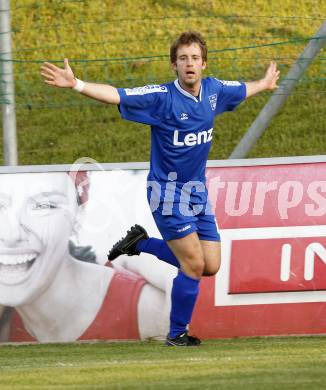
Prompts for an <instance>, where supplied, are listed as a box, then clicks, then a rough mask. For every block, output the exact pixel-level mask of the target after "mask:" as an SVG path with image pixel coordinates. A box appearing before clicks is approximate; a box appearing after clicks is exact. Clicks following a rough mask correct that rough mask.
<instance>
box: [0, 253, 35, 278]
mask: <svg viewBox="0 0 326 390" xmlns="http://www.w3.org/2000/svg"><path fill="white" fill-rule="evenodd" d="M37 256H38V253H35V252H34V253H26V254H1V255H0V281H1V282H3V283H6V284H14V283H18V282H21V281H22V280H23V279H24V278H25V277H26V275H27V272H28V271H29V270H30V269H31V267H32V265H33V264H34V262H35V260H36V258H37Z"/></svg>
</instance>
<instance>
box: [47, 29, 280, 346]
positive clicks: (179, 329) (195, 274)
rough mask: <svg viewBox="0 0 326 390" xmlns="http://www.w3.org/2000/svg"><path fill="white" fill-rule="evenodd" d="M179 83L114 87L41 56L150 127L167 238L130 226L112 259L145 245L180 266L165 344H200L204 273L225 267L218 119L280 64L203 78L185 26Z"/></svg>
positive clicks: (65, 83) (198, 46)
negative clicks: (212, 190)
mask: <svg viewBox="0 0 326 390" xmlns="http://www.w3.org/2000/svg"><path fill="white" fill-rule="evenodd" d="M170 60H171V64H172V69H173V70H174V71H175V72H176V75H177V79H176V80H175V81H174V82H171V83H166V84H162V85H148V86H144V87H138V88H115V87H113V86H110V85H103V84H96V83H88V82H84V81H81V80H79V79H76V78H75V76H74V74H73V72H72V70H71V68H70V66H69V63H68V60H67V59H65V60H64V69H60V68H58V67H57V66H55V65H53V64H50V63H44V64H43V66H42V68H41V69H42V72H41V74H42V75H43V77H44V78H45V82H46V83H47V84H49V85H52V86H57V87H64V88H73V89H75V90H77V91H78V92H80V93H82V94H83V95H85V96H88V97H90V98H93V99H97V100H100V101H103V102H106V103H109V104H116V105H118V106H119V110H120V113H121V116H122V118H123V119H128V120H131V121H136V122H140V123H145V124H148V125H150V126H151V130H152V131H151V157H150V171H149V175H148V201H149V203H150V206H151V210H152V214H153V217H154V220H155V222H156V225H157V227H158V229H159V231H160V233H161V235H162V237H163V240H160V239H156V238H149V237H148V235H147V233H146V231H145V229H144V228H142V227H141V226H139V225H135V226H133V227H132V228H131V229H130V230H129V231H128V232H127V235H126V236H125V237H124V238H123V239H122V240H120V241H119V242H118V243H117V244H115V245H114V247H113V248H112V250H111V251H110V253H109V260H111V261H112V260H114V259H115V258H117V257H118V256H120V255H121V254H127V255H135V254H139V253H140V252H147V253H151V254H153V255H155V256H156V257H158V258H159V259H161V260H163V261H165V262H167V263H169V264H172V265H174V266H176V267H178V268H179V273H178V275H177V277H176V278H175V279H174V281H173V287H172V293H171V314H170V330H169V334H168V335H167V338H166V344H167V345H173V346H196V345H199V344H200V340H199V339H198V338H196V337H194V336H190V335H188V331H187V326H188V324H189V323H190V321H191V316H192V312H193V308H194V305H195V302H196V299H197V296H198V292H199V281H200V279H201V277H202V276H209V275H214V274H216V273H217V271H218V269H219V266H220V235H219V233H218V230H217V226H216V221H215V217H214V215H213V213H212V212H211V208H210V205H209V201H208V193H207V189H206V186H205V167H206V161H207V158H208V153H209V149H210V145H211V141H212V135H213V125H214V118H215V116H216V115H218V114H221V113H223V112H225V111H232V110H234V109H235V108H236V106H238V105H239V104H240V103H241V102H242V101H243V100H245V99H246V98H249V97H250V96H253V95H255V94H257V93H259V92H262V91H265V90H273V89H275V88H277V84H276V83H277V80H278V78H279V71H278V70H277V66H276V64H275V63H274V62H271V63H270V65H269V67H268V69H267V71H266V73H265V75H264V77H263V78H262V79H260V80H258V81H252V82H246V83H241V82H238V81H223V80H218V79H216V78H212V77H207V78H202V72H203V71H204V69H205V68H206V64H207V46H206V43H205V41H204V39H203V37H202V36H201V35H200V34H199V33H198V32H194V31H188V32H184V33H182V34H181V35H180V36H179V37H178V39H177V40H176V41H175V42H174V43H173V44H172V46H171V49H170Z"/></svg>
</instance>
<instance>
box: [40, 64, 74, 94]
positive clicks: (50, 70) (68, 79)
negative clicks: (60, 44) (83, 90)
mask: <svg viewBox="0 0 326 390" xmlns="http://www.w3.org/2000/svg"><path fill="white" fill-rule="evenodd" d="M41 75H42V76H43V77H44V82H45V83H46V84H49V85H53V86H55V87H60V88H73V87H74V86H75V84H76V79H75V76H74V73H73V71H72V70H71V68H70V66H69V62H68V58H65V59H64V68H63V69H62V68H58V67H57V66H56V65H53V64H51V63H50V62H44V63H43V65H42V66H41Z"/></svg>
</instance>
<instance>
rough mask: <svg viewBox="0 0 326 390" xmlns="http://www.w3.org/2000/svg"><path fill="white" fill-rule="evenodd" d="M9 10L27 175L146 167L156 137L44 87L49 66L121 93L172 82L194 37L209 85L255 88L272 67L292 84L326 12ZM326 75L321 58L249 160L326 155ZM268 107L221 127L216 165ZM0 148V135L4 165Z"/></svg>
mask: <svg viewBox="0 0 326 390" xmlns="http://www.w3.org/2000/svg"><path fill="white" fill-rule="evenodd" d="M11 8H12V13H11V16H12V28H13V35H12V39H13V50H14V52H13V58H14V60H16V61H18V62H15V65H14V71H15V86H16V103H17V129H18V146H19V161H20V163H21V164H51V163H72V162H73V161H74V160H75V159H77V158H79V157H82V156H89V157H92V158H94V159H96V160H98V161H100V162H119V161H145V160H148V159H149V147H150V142H149V129H148V127H146V126H144V125H139V124H134V123H131V122H127V121H122V120H121V119H120V117H119V114H118V112H117V109H116V108H115V107H108V106H104V105H101V104H94V102H92V101H91V100H90V99H86V98H83V97H81V96H78V95H77V94H76V93H73V92H72V91H63V90H60V89H53V88H50V87H48V86H45V85H43V83H42V81H41V78H40V75H39V66H40V63H41V62H42V61H43V60H52V61H62V59H63V57H64V56H67V57H68V58H70V59H71V65H72V67H73V69H74V71H75V73H76V75H77V77H79V78H82V79H85V80H89V81H98V82H106V83H111V84H113V85H114V86H121V87H124V86H136V85H143V84H147V83H160V82H165V81H171V80H173V79H174V74H173V73H172V71H171V69H170V66H169V61H168V57H167V54H168V51H169V45H170V43H171V41H172V40H173V39H174V38H175V37H176V36H177V35H179V33H180V32H181V31H184V30H187V29H195V30H199V31H201V32H202V34H203V35H204V36H205V38H206V40H207V43H208V48H209V50H210V54H209V62H208V69H207V72H206V75H213V76H215V77H218V78H222V79H242V80H252V79H257V78H259V77H261V76H262V75H263V73H264V69H265V67H266V65H267V63H268V61H269V60H270V59H275V60H276V61H277V62H278V64H279V67H280V69H281V75H282V78H284V77H285V75H286V73H287V71H288V69H289V67H290V66H291V64H292V63H293V62H294V61H295V59H296V58H297V57H298V56H299V54H300V53H301V52H302V50H303V49H304V47H305V45H306V44H307V42H306V41H300V39H303V38H307V37H311V36H313V35H314V34H315V33H316V31H317V29H318V28H319V27H320V25H321V23H322V22H323V19H324V18H325V15H326V3H325V2H324V3H323V2H318V1H315V0H310V1H306V0H275V1H273V2H267V1H265V0H256V1H252V2H250V3H248V1H246V0H235V1H232V2H224V1H223V2H220V1H214V2H211V1H207V0H199V1H194V0H188V1H180V0H165V1H157V0H144V1H142V2H141V3H138V2H135V1H133V0H124V1H122V2H121V1H106V2H103V1H101V0H78V1H77V0H65V1H61V0H42V1H41V0H12V1H11ZM289 40H290V41H291V40H292V42H291V43H285V44H284V43H283V44H277V43H279V42H286V41H289ZM293 40H294V41H293ZM296 40H297V41H296ZM269 44H273V45H271V46H266V45H269ZM262 45H263V46H262ZM264 45H265V46H264ZM245 47H249V48H247V49H243V48H245ZM144 56H161V57H158V58H147V59H146V58H139V57H144ZM164 56H165V57H164ZM135 57H137V58H138V59H137V60H135V59H133V58H135ZM118 58H120V60H114V61H113V59H118ZM99 59H102V60H100V61H98V60H99ZM325 74H326V69H325V56H324V53H323V52H321V53H320V55H319V56H318V57H317V58H316V59H315V60H314V62H313V64H312V65H311V66H310V67H309V70H308V71H307V72H306V74H305V76H304V79H303V80H302V81H301V82H300V83H299V85H298V86H297V87H296V89H295V91H294V93H293V95H292V96H291V97H290V98H289V99H288V101H287V103H286V104H285V106H284V107H283V108H282V110H281V112H280V113H279V115H278V116H277V117H276V118H275V119H274V120H273V121H272V123H271V124H270V126H269V128H268V130H267V132H266V134H265V135H264V136H263V137H262V138H261V140H260V141H259V142H258V144H257V146H256V147H255V148H254V149H253V150H252V152H251V154H250V157H263V156H266V157H271V156H286V155H307V154H324V153H326V137H325V136H324V134H325V130H326V120H325V111H324V108H325V90H326V82H325V80H326V78H325ZM269 96H270V95H269V94H263V95H262V96H259V97H254V98H253V99H251V100H250V101H248V102H246V103H245V104H244V105H243V106H241V107H240V108H239V109H238V110H237V111H236V112H235V113H232V114H225V115H223V116H221V117H219V118H218V119H217V121H216V125H215V140H214V144H213V148H212V152H211V154H210V158H211V159H222V158H227V157H228V156H229V154H230V153H231V151H232V150H233V148H234V147H235V146H236V144H237V143H238V142H239V140H240V139H241V137H242V135H243V134H244V133H245V132H246V130H247V129H248V127H249V126H250V124H251V123H252V122H253V120H254V119H255V117H256V116H257V114H258V113H259V111H260V110H261V109H262V107H263V106H264V104H265V103H266V101H267V100H268V98H269ZM2 141H3V140H2V134H0V164H1V163H3V155H2V147H1V144H2Z"/></svg>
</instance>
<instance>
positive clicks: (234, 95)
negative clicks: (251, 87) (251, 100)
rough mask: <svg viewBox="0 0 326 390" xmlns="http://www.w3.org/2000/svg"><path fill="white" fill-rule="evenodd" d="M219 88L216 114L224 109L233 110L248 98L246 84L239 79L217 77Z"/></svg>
mask: <svg viewBox="0 0 326 390" xmlns="http://www.w3.org/2000/svg"><path fill="white" fill-rule="evenodd" d="M215 81H216V83H217V87H218V89H219V93H218V97H217V104H216V115H218V114H220V113H222V112H224V111H233V110H234V109H235V108H236V107H237V106H238V105H239V104H240V103H241V102H242V101H243V100H244V99H245V98H246V94H247V91H246V85H245V83H241V82H239V81H225V80H218V79H215Z"/></svg>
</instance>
